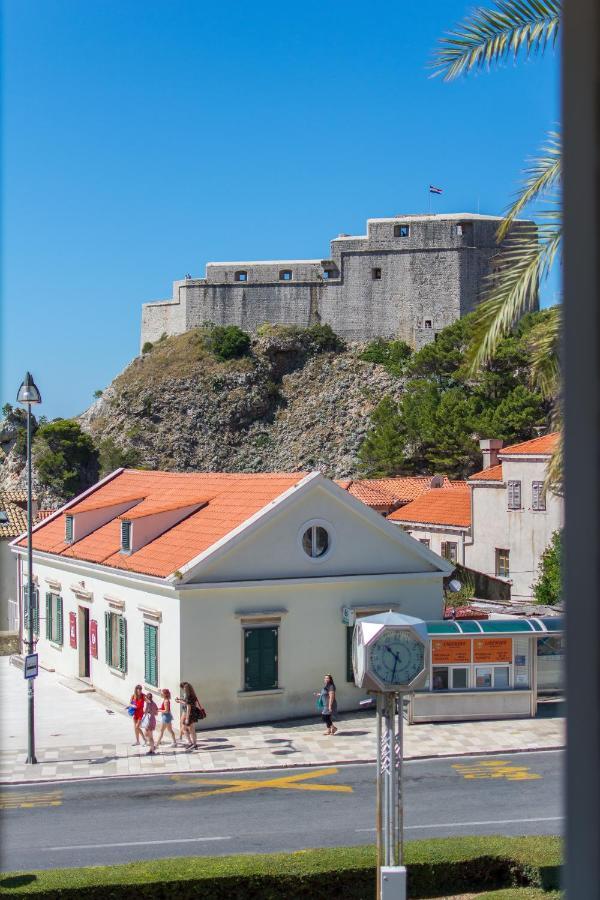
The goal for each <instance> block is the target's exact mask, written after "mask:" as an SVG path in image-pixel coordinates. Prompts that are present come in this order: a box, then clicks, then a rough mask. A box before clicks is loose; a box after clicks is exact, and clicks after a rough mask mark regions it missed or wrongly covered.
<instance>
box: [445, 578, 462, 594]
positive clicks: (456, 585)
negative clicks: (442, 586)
mask: <svg viewBox="0 0 600 900" xmlns="http://www.w3.org/2000/svg"><path fill="white" fill-rule="evenodd" d="M461 587H462V584H461V583H460V581H459V580H458V578H452V579H451V580H450V581H449V582H448V590H449V591H450V593H452V594H458V592H459V591H460V589H461Z"/></svg>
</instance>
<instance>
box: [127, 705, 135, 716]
mask: <svg viewBox="0 0 600 900" xmlns="http://www.w3.org/2000/svg"><path fill="white" fill-rule="evenodd" d="M127 712H128V713H129V715H130V716H135V706H128V707H127Z"/></svg>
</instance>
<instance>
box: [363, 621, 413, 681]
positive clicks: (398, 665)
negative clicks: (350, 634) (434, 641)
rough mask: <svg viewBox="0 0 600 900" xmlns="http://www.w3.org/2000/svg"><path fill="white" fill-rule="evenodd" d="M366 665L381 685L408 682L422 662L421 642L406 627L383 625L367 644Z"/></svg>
mask: <svg viewBox="0 0 600 900" xmlns="http://www.w3.org/2000/svg"><path fill="white" fill-rule="evenodd" d="M369 658H370V669H371V672H372V673H373V675H376V676H377V678H379V680H380V681H382V682H383V683H384V684H385V685H389V686H390V687H393V686H395V685H404V684H410V683H411V681H414V679H415V678H416V677H417V675H419V674H420V673H421V672H422V671H423V668H424V666H425V645H424V644H423V642H422V641H421V640H420V639H419V638H417V637H415V636H414V635H413V634H412V632H410V631H400V630H398V629H393V630H390V629H387V630H385V631H384V633H383V634H382V635H381V636H380V637H378V638H376V639H375V641H374V642H373V643H372V644H371V646H370V648H369Z"/></svg>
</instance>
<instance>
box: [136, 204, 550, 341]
mask: <svg viewBox="0 0 600 900" xmlns="http://www.w3.org/2000/svg"><path fill="white" fill-rule="evenodd" d="M500 221H501V219H500V217H497V216H484V215H475V214H472V213H451V214H439V215H409V216H394V217H392V218H385V219H369V220H368V221H367V234H366V235H358V236H354V235H348V234H340V235H339V236H338V237H337V238H334V239H333V240H332V241H331V252H330V257H329V259H296V260H291V259H283V260H271V261H266V262H226V263H208V264H207V266H206V276H205V278H192V277H190V276H188V277H186V278H185V279H184V280H182V281H175V282H174V283H173V298H172V299H171V300H159V301H157V302H153V303H146V304H144V305H143V307H142V329H141V346H143V345H144V343H145V342H146V341H151V342H155V341H157V340H158V339H159V338H160V337H161V335H163V334H165V333H166V334H167V335H173V334H182V333H183V332H185V331H189V330H190V329H192V328H196V327H199V326H201V325H202V324H203V323H205V322H212V323H214V324H216V325H239V326H240V328H243V329H244V330H245V331H249V332H254V331H256V329H257V328H258V327H259V326H260V325H262V324H264V323H265V322H268V323H270V324H273V325H299V326H301V327H306V326H308V325H312V324H314V323H316V322H321V323H323V324H325V323H327V324H329V325H331V327H332V328H333V330H334V331H335V332H336V333H337V334H339V335H340V336H341V337H343V338H346V339H347V340H350V341H368V340H372V339H374V338H385V339H391V338H400V339H402V340H404V341H406V342H407V343H408V344H410V345H411V346H412V347H415V348H419V347H422V346H423V345H424V344H427V343H429V342H430V341H432V340H434V339H435V335H436V334H437V333H438V332H439V331H441V330H442V328H445V327H446V326H447V325H450V324H451V323H452V322H454V321H456V319H458V318H460V317H461V316H464V315H466V314H467V313H468V312H470V311H471V310H472V309H473V308H474V307H475V306H476V304H477V302H478V300H479V298H480V295H481V292H482V290H483V288H484V286H485V285H484V279H485V277H486V276H487V275H488V274H490V273H493V272H494V271H497V266H498V255H499V252H500V247H499V245H498V244H497V243H496V230H497V228H498V225H499V223H500ZM532 224H533V223H530V222H523V221H520V222H518V223H517V224H516V226H515V227H516V228H517V229H518V228H520V227H523V226H531V225H532Z"/></svg>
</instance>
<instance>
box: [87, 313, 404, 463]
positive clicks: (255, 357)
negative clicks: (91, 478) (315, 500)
mask: <svg viewBox="0 0 600 900" xmlns="http://www.w3.org/2000/svg"><path fill="white" fill-rule="evenodd" d="M360 349H361V348H360V347H359V346H358V345H357V346H351V347H347V348H343V349H340V348H338V349H335V350H332V349H328V348H327V346H326V345H325V347H324V346H323V344H322V342H319V341H318V340H314V339H313V337H312V336H311V333H310V330H308V331H305V332H300V331H298V330H297V329H286V328H280V329H275V328H273V329H269V331H268V333H267V334H263V336H262V337H259V338H257V339H255V340H254V341H253V344H252V347H251V351H250V353H249V355H247V356H244V357H242V358H239V359H231V360H228V361H219V359H218V358H216V357H215V355H214V354H213V353H211V352H210V351H209V350H207V348H206V343H205V336H204V335H203V333H202V331H201V330H197V331H193V332H188V333H187V334H184V335H180V336H178V337H173V338H169V339H166V340H163V341H161V342H158V343H157V344H155V345H154V347H153V348H152V350H151V351H150V352H148V353H146V354H145V355H143V356H141V357H138V358H137V359H135V360H134V361H133V362H132V363H131V365H130V366H128V368H127V369H126V370H125V371H124V372H122V373H121V374H120V375H119V376H118V377H117V378H116V379H115V380H114V381H113V383H112V384H111V385H110V386H109V387H108V388H107V390H105V391H104V393H103V395H102V396H101V397H100V398H99V399H98V400H97V401H96V402H95V403H94V404H93V405H92V406H91V407H90V409H88V410H87V412H85V413H84V414H83V415H82V416H81V417H80V419H79V421H80V424H81V426H82V428H83V429H84V430H86V431H87V432H88V433H89V434H90V435H91V436H92V437H93V439H94V441H95V442H96V444H98V445H99V444H100V443H101V442H102V441H103V440H106V439H109V440H110V441H112V442H114V444H115V445H117V447H119V448H120V449H122V450H124V451H129V452H131V451H133V452H134V454H135V456H136V457H137V461H138V463H139V464H141V465H143V466H145V467H148V468H157V469H165V470H177V471H191V470H199V471H207V470H212V471H230V472H231V471H238V472H249V471H273V470H279V471H294V470H298V469H304V470H308V469H319V470H321V471H322V472H324V473H326V474H327V475H330V476H335V477H339V476H344V475H351V474H355V473H356V470H357V451H358V448H359V446H360V443H361V441H362V439H363V437H364V435H365V433H366V431H367V430H368V428H369V416H370V414H371V412H372V410H373V408H374V406H375V405H376V404H377V403H378V402H379V401H380V400H381V398H382V397H383V396H384V395H385V394H391V395H392V396H394V397H399V395H400V393H401V391H402V383H401V381H400V380H399V379H397V378H395V377H393V376H392V375H390V374H388V373H387V372H386V370H385V369H384V368H383V367H382V366H379V365H374V364H373V363H368V362H363V361H362V360H361V359H360V358H359V354H360Z"/></svg>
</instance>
